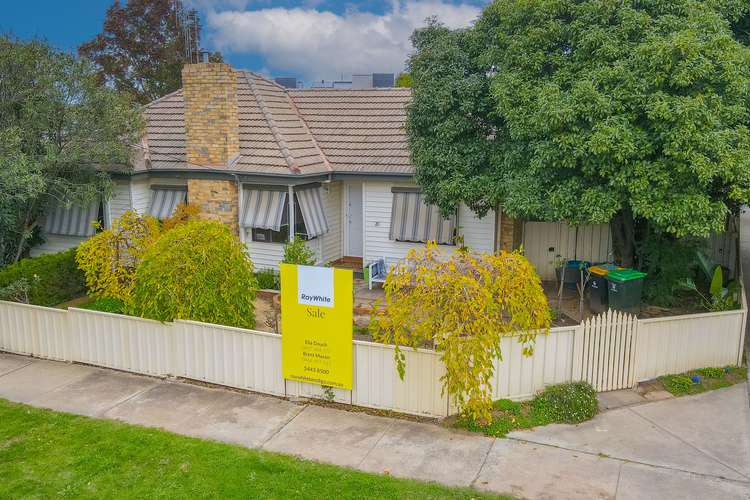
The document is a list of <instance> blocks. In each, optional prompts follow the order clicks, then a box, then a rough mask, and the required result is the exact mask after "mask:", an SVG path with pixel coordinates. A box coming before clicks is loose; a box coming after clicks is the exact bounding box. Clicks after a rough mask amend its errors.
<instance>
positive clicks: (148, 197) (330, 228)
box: [34, 63, 513, 268]
mask: <svg viewBox="0 0 750 500" xmlns="http://www.w3.org/2000/svg"><path fill="white" fill-rule="evenodd" d="M182 76H183V85H184V86H183V88H182V89H180V90H178V91H176V92H173V93H171V94H169V95H166V96H164V97H162V98H161V99H158V100H156V101H154V102H152V103H151V104H149V105H147V106H146V107H145V109H144V113H145V118H146V130H145V134H144V137H143V139H142V141H141V144H139V145H137V146H135V151H134V155H133V158H134V159H133V164H134V168H133V171H132V173H128V174H113V175H114V182H115V188H114V193H113V195H112V197H111V198H110V199H109V200H106V201H104V202H103V203H101V204H92V206H91V207H84V208H81V207H73V208H71V209H70V210H65V209H64V208H62V207H61V208H59V209H57V210H55V211H53V213H52V214H51V215H50V216H49V217H48V218H47V221H46V222H45V233H46V239H47V241H46V243H44V244H43V245H40V246H39V247H36V248H35V249H34V253H37V254H38V253H44V252H50V251H58V250H61V249H63V248H66V247H71V246H75V245H77V244H78V243H80V241H82V240H83V239H85V238H87V237H89V236H91V234H93V228H92V227H91V225H90V224H89V222H90V221H91V220H92V219H99V220H101V222H102V223H103V225H104V226H105V227H107V226H108V225H109V224H110V223H111V221H112V220H114V219H116V218H117V217H119V216H120V215H121V214H122V213H123V212H124V211H125V210H128V209H131V208H132V209H135V210H138V211H140V212H142V213H148V214H151V215H154V216H157V217H159V218H164V217H168V216H169V215H170V214H171V213H172V212H173V211H174V209H175V207H176V206H177V205H178V204H179V203H181V202H185V201H189V202H190V203H194V204H197V205H199V206H200V207H201V211H202V216H204V217H206V218H210V219H215V220H218V221H221V222H223V223H225V224H227V225H229V226H230V227H231V228H232V229H233V231H235V232H237V233H238V235H239V237H240V238H241V240H242V241H243V242H244V243H245V244H246V246H247V249H248V253H249V255H250V257H251V258H252V260H253V262H254V264H255V266H256V268H267V267H268V268H275V267H277V266H278V264H279V262H280V261H281V258H282V256H283V246H284V243H285V242H286V241H288V240H289V239H290V238H291V237H292V236H293V235H294V234H298V235H300V236H302V237H303V238H304V239H306V240H307V243H308V246H309V247H310V248H311V249H312V250H313V251H314V252H315V254H316V256H317V259H318V261H319V262H331V261H336V260H339V259H342V258H344V257H348V258H350V259H352V260H353V261H354V262H357V261H359V260H361V261H363V262H368V261H370V260H373V259H377V258H380V257H387V258H393V259H398V258H402V257H404V256H405V255H406V253H407V252H408V251H409V249H410V248H413V247H415V246H418V245H421V244H422V243H423V242H424V241H427V240H428V239H430V240H437V241H438V242H439V243H440V244H442V245H445V248H446V249H447V250H448V251H450V250H451V249H453V248H455V245H454V243H455V235H456V234H458V235H461V236H462V237H463V238H464V241H465V243H466V244H467V245H469V246H470V247H472V248H474V249H476V250H479V251H486V252H492V251H494V250H495V249H496V248H498V246H499V245H501V244H502V242H501V236H502V234H501V233H502V232H501V231H499V230H498V228H499V227H500V224H501V220H500V217H499V216H498V215H497V214H495V213H494V212H490V213H489V214H487V215H486V216H484V217H482V218H479V217H477V216H476V215H475V214H474V213H472V211H471V210H469V209H468V208H467V207H465V206H461V207H460V208H459V209H458V210H457V213H455V214H454V215H453V216H452V217H450V218H449V219H443V218H442V217H440V214H439V212H438V210H437V207H434V206H427V205H425V204H424V203H423V201H422V195H421V193H420V191H419V188H418V187H417V186H416V184H415V183H414V177H413V174H414V170H413V167H412V165H411V163H410V160H409V149H408V144H407V139H406V135H405V131H404V123H405V119H406V110H405V106H406V104H407V103H408V101H409V98H410V90H409V89H403V88H363V89H334V88H317V89H315V88H313V89H289V88H285V87H282V86H280V85H278V84H277V83H275V82H273V81H271V80H268V79H266V78H264V77H262V76H260V75H257V74H254V73H251V72H247V71H237V70H235V69H233V68H231V67H230V66H229V65H226V64H214V63H201V64H191V65H187V66H185V68H184V70H183V75H182ZM508 224H511V226H509V227H511V228H512V223H508ZM506 225H507V224H506ZM510 237H511V240H510V241H506V242H505V244H506V246H512V244H513V241H512V237H513V235H512V234H511V236H510ZM506 239H507V238H506Z"/></svg>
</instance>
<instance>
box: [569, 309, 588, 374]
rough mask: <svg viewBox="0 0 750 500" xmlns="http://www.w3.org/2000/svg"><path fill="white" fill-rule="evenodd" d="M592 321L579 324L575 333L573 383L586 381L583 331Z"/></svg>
mask: <svg viewBox="0 0 750 500" xmlns="http://www.w3.org/2000/svg"><path fill="white" fill-rule="evenodd" d="M589 321H590V320H588V319H587V320H586V321H584V322H583V323H579V324H578V326H576V329H575V330H574V332H573V366H572V368H573V370H572V379H573V382H579V381H581V380H583V379H584V377H583V347H584V346H583V340H584V338H583V337H584V335H583V331H584V328H586V327H585V325H588V324H589Z"/></svg>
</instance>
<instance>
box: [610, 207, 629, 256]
mask: <svg viewBox="0 0 750 500" xmlns="http://www.w3.org/2000/svg"><path fill="white" fill-rule="evenodd" d="M610 226H611V229H612V251H613V252H614V257H615V262H617V263H618V264H620V265H621V266H624V267H632V266H633V257H634V255H635V223H634V221H633V213H632V212H631V211H630V208H629V207H625V208H623V209H622V210H620V211H619V212H618V213H617V215H615V217H614V218H613V219H612V222H611V224H610Z"/></svg>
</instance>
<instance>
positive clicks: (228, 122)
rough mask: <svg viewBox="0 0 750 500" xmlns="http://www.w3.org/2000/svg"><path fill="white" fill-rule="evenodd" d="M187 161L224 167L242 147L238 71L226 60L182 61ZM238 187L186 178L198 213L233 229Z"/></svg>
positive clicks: (214, 180)
mask: <svg viewBox="0 0 750 500" xmlns="http://www.w3.org/2000/svg"><path fill="white" fill-rule="evenodd" d="M182 88H183V95H184V100H185V139H186V144H185V146H186V150H187V161H188V163H190V164H192V165H193V166H194V167H202V168H203V169H209V168H213V169H217V170H218V169H223V168H227V166H228V164H229V163H230V162H231V161H232V160H234V159H235V158H236V157H237V155H238V154H239V152H240V137H239V117H238V111H237V73H236V72H235V71H234V70H233V69H232V67H231V66H229V65H228V64H223V63H198V64H186V65H185V66H184V67H183V68H182ZM238 198H239V197H238V193H237V186H236V184H235V183H234V182H233V181H231V180H222V179H210V180H209V179H189V180H188V201H189V202H190V203H193V204H196V205H198V206H200V207H201V217H203V218H205V219H211V220H217V221H220V222H223V223H225V224H227V225H229V226H230V227H231V228H232V230H233V231H234V232H235V233H237V232H238V230H239V228H238V222H237V218H238V212H239V207H238Z"/></svg>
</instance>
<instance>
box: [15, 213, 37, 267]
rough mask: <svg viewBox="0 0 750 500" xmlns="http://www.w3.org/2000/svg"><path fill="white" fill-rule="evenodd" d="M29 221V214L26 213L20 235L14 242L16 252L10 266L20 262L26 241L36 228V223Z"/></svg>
mask: <svg viewBox="0 0 750 500" xmlns="http://www.w3.org/2000/svg"><path fill="white" fill-rule="evenodd" d="M30 219H31V212H26V216H25V217H24V221H23V229H22V230H21V235H20V236H19V237H18V240H17V242H16V245H17V246H16V252H15V255H14V257H13V262H11V264H15V263H16V262H18V261H19V260H21V255H23V251H24V250H25V249H26V240H28V239H29V238H30V234H31V231H33V229H34V227H36V222H34V223H30V222H29V220H30Z"/></svg>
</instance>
